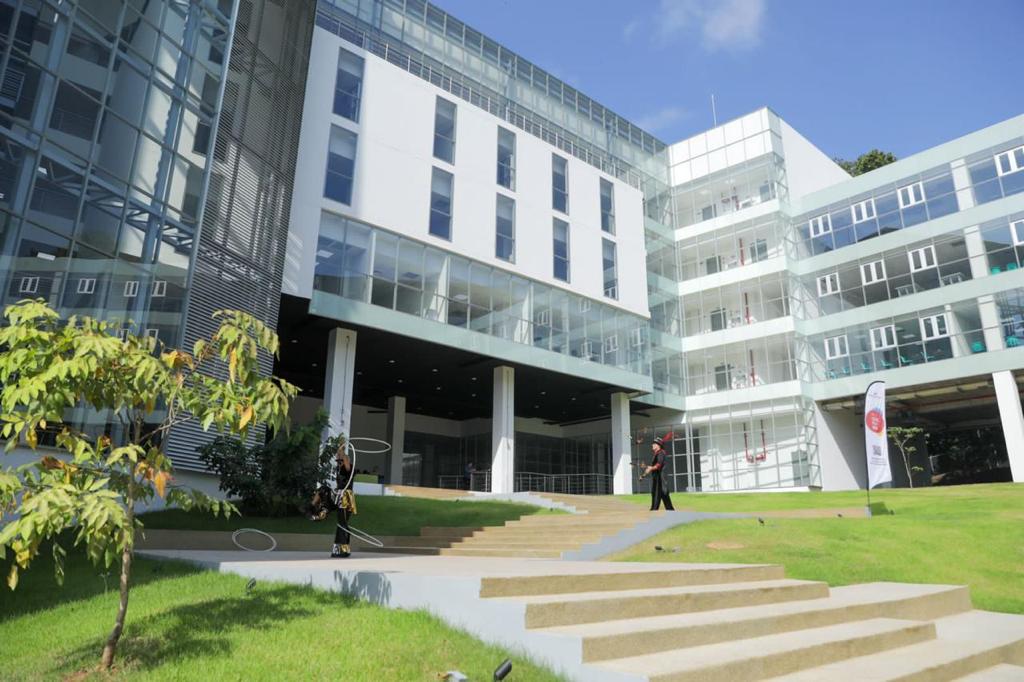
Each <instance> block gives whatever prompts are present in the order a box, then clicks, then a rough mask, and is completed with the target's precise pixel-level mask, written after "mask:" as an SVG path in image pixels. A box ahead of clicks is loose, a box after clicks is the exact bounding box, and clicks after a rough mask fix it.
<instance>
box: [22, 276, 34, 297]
mask: <svg viewBox="0 0 1024 682" xmlns="http://www.w3.org/2000/svg"><path fill="white" fill-rule="evenodd" d="M38 291H39V277H35V276H33V277H22V278H21V281H20V282H18V293H19V294H34V293H36V292H38Z"/></svg>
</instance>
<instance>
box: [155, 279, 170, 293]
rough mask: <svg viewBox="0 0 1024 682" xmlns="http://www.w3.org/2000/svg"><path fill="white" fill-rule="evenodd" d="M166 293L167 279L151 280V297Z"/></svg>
mask: <svg viewBox="0 0 1024 682" xmlns="http://www.w3.org/2000/svg"><path fill="white" fill-rule="evenodd" d="M166 295H167V280H165V279H158V280H157V281H155V282H153V298H163V297H164V296H166Z"/></svg>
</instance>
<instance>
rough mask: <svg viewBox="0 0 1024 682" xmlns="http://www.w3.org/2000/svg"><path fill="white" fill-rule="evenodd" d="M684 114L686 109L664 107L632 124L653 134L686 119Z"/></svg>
mask: <svg viewBox="0 0 1024 682" xmlns="http://www.w3.org/2000/svg"><path fill="white" fill-rule="evenodd" d="M686 114H687V112H686V109H683V108H682V107H665V108H664V109H659V110H657V111H653V112H651V113H650V114H647V115H646V116H641V117H640V118H638V119H636V120H635V121H633V122H634V123H636V124H637V125H638V126H640V127H641V128H642V129H644V130H646V131H648V132H651V133H654V132H657V131H659V130H664V129H665V128H667V127H668V126H670V125H672V124H673V123H675V122H676V121H680V120H682V119H683V118H686Z"/></svg>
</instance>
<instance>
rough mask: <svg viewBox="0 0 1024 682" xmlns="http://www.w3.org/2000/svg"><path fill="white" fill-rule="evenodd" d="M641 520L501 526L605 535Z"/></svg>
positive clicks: (629, 526)
mask: <svg viewBox="0 0 1024 682" xmlns="http://www.w3.org/2000/svg"><path fill="white" fill-rule="evenodd" d="M638 523H640V521H637V522H635V523H634V522H632V521H627V522H624V523H596V522H595V523H561V524H551V525H544V524H528V525H523V526H501V528H502V529H504V530H505V531H512V530H515V531H526V532H530V533H602V534H605V535H608V534H611V533H618V532H619V531H622V530H626V529H627V528H633V527H634V526H636V525H637V524H638Z"/></svg>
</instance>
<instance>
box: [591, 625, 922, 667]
mask: <svg viewBox="0 0 1024 682" xmlns="http://www.w3.org/2000/svg"><path fill="white" fill-rule="evenodd" d="M934 637H935V626H934V625H933V624H932V623H922V622H917V621H909V620H896V619H893V618H875V619H872V620H865V621H858V622H855V623H842V624H839V625H831V626H827V627H822V628H815V629H811V630H798V631H796V632H784V633H781V634H776V635H767V636H765V637H755V638H753V639H738V640H735V641H729V642H720V643H718V644H707V645H704V646H698V647H691V648H688V649H675V650H672V651H665V652H659V653H656V654H646V655H643V656H633V657H630V658H618V659H614V660H611V661H604V662H603V663H600V664H598V665H600V666H601V667H605V668H611V669H613V670H616V671H619V672H622V673H629V674H633V675H642V676H645V677H646V678H647V679H648V680H650V682H710V681H712V680H722V681H728V682H742V681H744V680H761V679H764V678H766V677H771V676H772V675H779V674H784V673H789V672H793V671H799V670H805V669H806V668H808V667H811V666H814V665H815V664H816V663H821V662H830V661H843V660H847V659H852V658H854V657H859V656H865V655H871V654H877V653H878V652H884V651H888V650H891V649H896V648H898V647H905V646H910V645H913V644H918V643H920V642H925V641H928V640H931V639H933V638H934ZM816 679H818V680H819V681H821V680H863V679H864V678H863V677H859V676H856V675H855V676H853V677H818V678H816Z"/></svg>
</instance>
